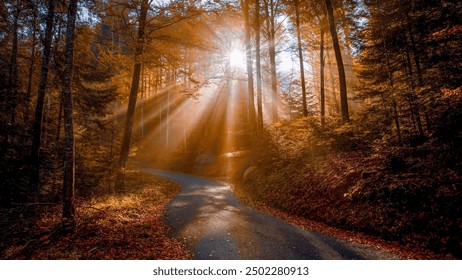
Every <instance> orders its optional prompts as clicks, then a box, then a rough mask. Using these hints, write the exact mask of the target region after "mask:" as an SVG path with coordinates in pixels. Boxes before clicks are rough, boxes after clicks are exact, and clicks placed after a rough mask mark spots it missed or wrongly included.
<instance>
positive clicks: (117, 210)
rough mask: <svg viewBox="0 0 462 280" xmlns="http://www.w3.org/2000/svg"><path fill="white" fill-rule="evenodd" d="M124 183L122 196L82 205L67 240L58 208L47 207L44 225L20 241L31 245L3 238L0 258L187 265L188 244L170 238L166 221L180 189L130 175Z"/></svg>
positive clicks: (36, 225)
mask: <svg viewBox="0 0 462 280" xmlns="http://www.w3.org/2000/svg"><path fill="white" fill-rule="evenodd" d="M126 180H127V183H126V184H127V186H128V187H127V191H126V192H124V193H119V194H107V193H100V194H99V195H97V196H94V197H92V198H89V199H81V200H80V201H78V203H77V204H78V205H77V214H78V219H77V222H78V224H77V227H76V230H75V232H73V233H72V234H65V235H64V234H63V233H61V232H60V230H59V229H60V215H61V214H60V213H61V209H60V207H58V206H54V208H53V209H51V208H50V207H49V208H48V209H49V211H47V212H46V213H43V215H42V217H41V218H40V219H38V220H35V221H33V222H32V221H31V223H30V225H29V226H33V229H34V230H33V231H31V232H29V233H28V234H27V233H26V232H24V231H23V232H22V235H23V236H22V239H24V240H28V242H26V243H25V244H22V243H24V242H22V241H20V240H18V239H15V238H13V237H12V236H5V237H6V238H7V239H3V238H2V239H3V240H4V241H3V246H2V250H1V251H0V257H1V258H3V259H122V260H128V259H189V258H190V254H189V252H187V250H186V249H185V246H184V244H183V243H181V242H180V241H178V240H176V239H174V238H172V237H171V235H170V231H169V228H168V227H167V226H166V224H165V223H164V221H163V218H162V217H163V213H164V209H165V206H166V204H167V203H168V201H169V200H170V199H171V198H172V197H173V195H174V194H175V193H176V192H177V191H178V190H179V187H178V185H175V184H173V183H170V182H167V181H165V180H161V179H159V178H156V177H154V176H152V175H148V174H144V173H141V172H129V173H128V175H127V178H126ZM36 207H39V206H36ZM37 210H39V209H37ZM2 237H3V236H2ZM7 242H9V244H5V243H7Z"/></svg>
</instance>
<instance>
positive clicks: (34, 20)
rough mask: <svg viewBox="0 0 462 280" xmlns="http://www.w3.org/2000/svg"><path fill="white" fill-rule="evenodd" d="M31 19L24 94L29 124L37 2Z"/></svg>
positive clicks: (26, 117)
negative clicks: (27, 70)
mask: <svg viewBox="0 0 462 280" xmlns="http://www.w3.org/2000/svg"><path fill="white" fill-rule="evenodd" d="M33 9H34V11H33V19H32V34H31V39H32V40H31V47H30V62H29V73H28V80H27V92H26V112H25V115H24V117H25V121H26V122H29V120H30V100H31V95H32V84H33V77H34V68H35V52H36V51H35V49H36V41H37V36H36V32H37V13H38V1H35V2H34V7H33Z"/></svg>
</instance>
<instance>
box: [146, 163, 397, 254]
mask: <svg viewBox="0 0 462 280" xmlns="http://www.w3.org/2000/svg"><path fill="white" fill-rule="evenodd" d="M141 170H142V171H144V172H147V173H151V174H155V175H159V176H162V177H164V178H167V179H170V180H172V181H176V182H178V183H180V184H181V185H182V189H181V192H180V193H179V194H178V195H177V196H176V197H175V198H174V199H173V200H172V201H171V202H170V204H169V206H168V208H167V213H166V219H167V223H168V224H169V226H170V227H171V228H172V230H173V232H174V234H175V235H176V236H177V237H178V238H180V239H184V241H185V243H186V245H187V246H188V248H189V249H190V250H191V251H192V252H193V254H194V259H327V260H333V259H397V258H398V256H395V255H392V254H390V253H387V252H381V251H378V250H377V249H374V248H369V247H366V246H364V245H360V244H357V243H352V242H346V241H341V240H338V239H336V238H333V237H331V236H327V235H324V234H321V233H319V232H314V231H304V230H301V229H299V228H297V227H295V226H293V225H290V224H288V223H286V222H284V221H282V220H280V219H278V218H275V217H272V216H268V215H266V214H262V213H260V212H257V211H254V210H252V209H250V208H248V207H245V206H243V205H241V204H240V203H239V201H237V199H236V198H235V197H234V196H233V194H232V192H231V187H230V186H229V185H227V184H225V183H223V182H219V181H216V180H211V179H206V178H199V177H195V176H190V175H186V174H180V173H174V172H168V171H160V170H153V169H148V168H144V169H141Z"/></svg>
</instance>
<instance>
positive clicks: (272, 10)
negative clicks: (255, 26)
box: [263, 0, 280, 123]
mask: <svg viewBox="0 0 462 280" xmlns="http://www.w3.org/2000/svg"><path fill="white" fill-rule="evenodd" d="M263 2H264V4H265V14H266V18H265V19H266V29H267V30H266V32H267V38H268V50H269V59H270V73H271V100H272V110H271V111H272V118H273V122H274V123H276V122H278V121H279V112H278V79H277V72H276V42H275V39H276V31H277V28H276V17H277V15H278V14H279V8H280V7H279V5H280V2H279V1H276V2H274V0H264V1H263Z"/></svg>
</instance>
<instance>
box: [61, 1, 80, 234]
mask: <svg viewBox="0 0 462 280" xmlns="http://www.w3.org/2000/svg"><path fill="white" fill-rule="evenodd" d="M77 2H78V0H70V1H69V10H68V13H67V28H66V48H65V57H66V60H65V62H64V75H63V91H62V101H63V109H64V179H63V217H62V226H63V228H64V229H65V230H73V229H74V227H75V205H74V181H75V143H74V119H73V116H72V113H73V108H72V92H71V86H72V77H73V72H74V41H75V21H76V18H77Z"/></svg>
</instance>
